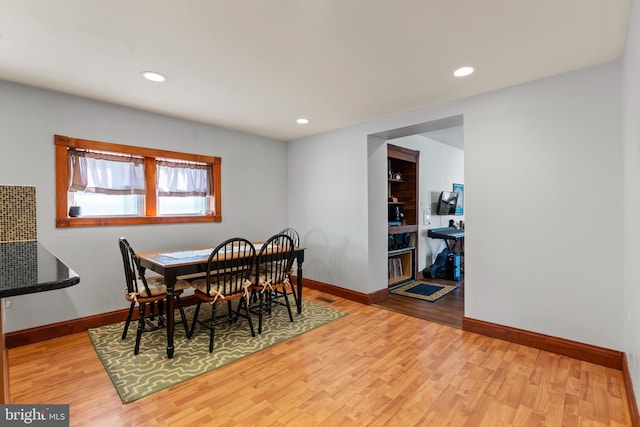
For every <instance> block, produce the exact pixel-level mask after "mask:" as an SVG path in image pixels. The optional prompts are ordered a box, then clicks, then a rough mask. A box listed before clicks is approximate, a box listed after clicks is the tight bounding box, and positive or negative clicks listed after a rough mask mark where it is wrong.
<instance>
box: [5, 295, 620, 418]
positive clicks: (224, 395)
mask: <svg viewBox="0 0 640 427" xmlns="http://www.w3.org/2000/svg"><path fill="white" fill-rule="evenodd" d="M319 297H323V298H321V299H319ZM305 298H307V299H310V300H312V301H315V302H318V303H319V304H327V305H330V306H332V307H334V308H336V309H338V310H342V311H344V312H346V313H348V314H347V315H346V316H344V317H342V318H340V319H338V320H336V321H334V322H332V323H330V324H328V325H325V326H323V327H320V328H318V329H315V330H313V331H310V332H308V333H305V334H303V335H301V336H298V337H295V338H292V339H290V340H288V341H285V342H282V343H279V344H276V345H274V346H273V347H271V348H269V349H266V350H263V351H261V352H259V353H256V354H254V355H252V356H249V357H247V358H245V359H242V360H240V361H238V362H235V363H232V364H230V365H227V366H225V367H222V368H220V369H217V370H214V371H212V372H209V373H207V374H203V375H201V376H200V377H198V378H194V379H192V380H190V381H187V382H184V383H181V384H178V385H176V386H173V387H171V388H170V389H167V390H163V391H160V392H158V393H155V394H153V395H151V396H148V397H146V398H143V399H140V400H138V401H135V402H132V403H129V404H126V405H124V404H122V403H121V401H120V399H119V397H118V395H117V393H116V391H115V388H114V387H113V385H112V383H111V381H110V379H109V377H108V375H107V373H106V371H105V370H104V369H103V367H102V364H101V362H100V360H99V359H98V357H97V355H96V354H95V352H94V350H93V347H92V346H91V343H90V341H89V338H88V335H87V334H86V333H78V334H74V335H69V336H67V337H62V338H56V339H52V340H49V341H44V342H40V343H35V344H31V345H27V346H23V347H18V348H14V349H11V350H9V363H10V381H11V394H12V403H16V404H21V403H22V404H35V403H42V404H53V403H64V404H70V418H71V420H70V421H71V425H72V426H92V427H94V426H143V425H145V426H146V425H153V426H189V427H192V426H204V425H212V426H213V425H215V426H248V425H256V426H284V425H287V426H305V427H308V426H382V425H390V426H445V425H449V426H491V427H495V426H583V425H588V426H625V425H629V414H628V409H627V402H626V396H625V392H624V384H623V378H622V373H621V372H620V371H617V370H613V369H609V368H605V367H602V366H598V365H594V364H590V363H586V362H582V361H579V360H575V359H571V358H568V357H564V356H559V355H556V354H553V353H548V352H544V351H540V350H536V349H533V348H529V347H524V346H520V345H517V344H513V343H509V342H505V341H500V340H496V339H492V338H488V337H484V336H480V335H476V334H473V333H469V332H464V331H462V330H460V329H457V328H453V327H450V326H447V325H443V324H441V323H435V322H428V321H424V320H421V319H418V318H416V317H413V316H406V315H403V314H400V313H397V312H394V311H391V310H386V309H381V308H379V307H375V306H367V305H363V304H359V303H356V302H353V301H348V300H345V299H342V298H338V297H334V296H331V295H326V294H322V293H320V292H317V291H313V290H308V289H305ZM327 299H329V300H331V301H333V302H327V301H326V300H327ZM159 332H160V333H162V331H159ZM132 338H133V337H132ZM143 346H144V343H143ZM132 349H133V344H132ZM143 350H147V349H143ZM158 352H159V353H160V354H164V349H158ZM132 358H134V356H133V355H132Z"/></svg>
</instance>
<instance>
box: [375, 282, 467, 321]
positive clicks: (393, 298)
mask: <svg viewBox="0 0 640 427" xmlns="http://www.w3.org/2000/svg"><path fill="white" fill-rule="evenodd" d="M418 279H419V280H426V281H428V282H434V283H443V284H446V285H456V284H458V285H459V286H458V289H456V290H455V291H452V292H450V293H448V294H447V295H445V296H444V297H442V298H440V299H439V300H436V301H434V302H429V301H423V300H419V299H417V298H410V297H405V296H402V295H395V294H389V298H387V299H386V300H384V301H381V302H379V303H378V304H376V306H378V307H381V308H385V309H387V310H393V311H396V312H398V313H403V314H407V315H409V316H413V317H417V318H419V319H424V320H429V321H432V322H438V323H442V324H445V325H449V326H453V327H454V328H462V316H464V280H461V281H459V282H454V281H451V280H444V279H423V278H422V273H420V274H418Z"/></svg>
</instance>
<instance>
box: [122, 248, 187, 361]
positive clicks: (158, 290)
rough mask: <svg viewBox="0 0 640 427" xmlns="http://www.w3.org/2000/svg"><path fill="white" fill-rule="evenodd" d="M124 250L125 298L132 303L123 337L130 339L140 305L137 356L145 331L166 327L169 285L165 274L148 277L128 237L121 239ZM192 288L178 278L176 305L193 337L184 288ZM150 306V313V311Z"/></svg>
mask: <svg viewBox="0 0 640 427" xmlns="http://www.w3.org/2000/svg"><path fill="white" fill-rule="evenodd" d="M118 242H119V246H120V253H121V255H122V264H123V266H124V276H125V281H126V283H127V289H126V293H125V299H126V300H127V301H128V302H129V303H130V304H129V312H128V314H127V320H126V321H125V324H124V330H123V331H122V339H123V340H124V339H126V338H127V332H128V331H129V324H130V323H131V320H132V317H133V311H134V309H135V306H136V305H137V306H138V328H137V330H136V343H135V347H134V350H133V354H135V355H137V354H138V353H139V351H140V339H141V338H142V333H143V332H151V331H155V330H157V329H160V328H164V327H165V326H166V319H165V317H164V303H165V302H166V298H167V287H166V285H165V284H164V278H163V277H162V276H153V277H146V276H145V273H144V269H142V268H141V267H140V261H139V259H138V257H137V255H136V253H135V251H134V250H133V248H132V247H131V245H130V244H129V242H128V241H127V239H125V238H124V237H120V238H119V239H118ZM188 287H190V283H189V282H186V281H184V280H178V281H177V282H176V284H175V287H174V291H173V297H174V298H175V299H176V305H177V306H178V309H179V310H180V315H181V316H182V324H183V326H184V330H185V333H186V334H187V337H188V336H189V328H188V325H187V317H186V316H185V314H184V308H183V306H182V300H181V299H180V295H182V293H183V290H184V289H186V288H188ZM156 303H157V305H158V313H156V312H155V304H156ZM147 308H148V309H149V312H148V313H147Z"/></svg>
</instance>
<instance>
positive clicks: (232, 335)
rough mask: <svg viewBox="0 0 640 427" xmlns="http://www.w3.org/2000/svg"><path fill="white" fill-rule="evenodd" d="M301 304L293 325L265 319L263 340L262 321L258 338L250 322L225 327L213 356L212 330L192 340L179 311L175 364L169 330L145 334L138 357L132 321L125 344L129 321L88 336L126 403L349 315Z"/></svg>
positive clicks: (279, 311)
mask: <svg viewBox="0 0 640 427" xmlns="http://www.w3.org/2000/svg"><path fill="white" fill-rule="evenodd" d="M302 304H303V305H302V314H297V313H295V311H294V314H293V320H294V321H293V323H292V322H289V316H288V314H287V310H286V309H285V308H283V307H278V308H276V309H274V310H273V313H272V315H271V317H269V316H268V315H267V316H265V320H264V326H263V330H262V334H261V335H258V333H257V328H258V319H257V316H254V318H253V320H254V327H255V328H256V336H255V338H254V337H252V336H251V332H250V331H249V325H248V324H247V321H246V320H245V319H242V318H240V319H238V323H237V324H234V325H229V324H228V323H226V324H224V325H220V326H217V327H216V337H215V341H214V346H215V347H214V349H213V353H209V331H208V329H205V328H204V327H202V326H200V325H198V326H196V330H195V332H194V334H193V335H194V336H193V338H191V340H187V339H186V337H185V334H184V327H183V326H182V323H180V315H179V314H178V311H177V310H176V323H175V338H174V346H175V353H174V354H175V355H174V357H173V359H168V358H167V353H166V348H167V334H166V330H165V329H159V330H157V331H154V332H146V333H144V334H142V341H141V344H140V352H139V353H138V355H137V356H134V354H133V347H134V343H135V335H136V327H137V323H134V322H132V324H131V325H130V327H129V333H128V334H127V338H126V339H125V340H122V339H121V337H122V329H123V328H124V322H121V323H115V324H112V325H107V326H102V327H100V328H95V329H89V331H88V332H89V337H90V338H91V342H92V344H93V346H94V348H95V350H96V353H97V354H98V356H99V357H100V360H101V361H102V364H103V365H104V367H105V368H106V370H107V372H108V374H109V377H111V381H112V382H113V385H114V386H115V388H116V390H117V391H118V394H119V395H120V399H122V402H123V403H129V402H133V401H134V400H137V399H140V398H142V397H145V396H148V395H150V394H152V393H155V392H157V391H160V390H163V389H165V388H168V387H171V386H172V385H175V384H178V383H180V382H182V381H186V380H188V379H191V378H194V377H196V376H198V375H201V374H203V373H205V372H209V371H212V370H213V369H216V368H219V367H221V366H224V365H226V364H228V363H231V362H234V361H236V360H238V359H241V358H243V357H245V356H248V355H250V354H253V353H256V352H258V351H260V350H263V349H265V348H267V347H270V346H272V345H274V344H276V343H279V342H281V341H284V340H287V339H289V338H292V337H295V336H297V335H300V334H303V333H305V332H307V331H310V330H312V329H315V328H317V327H319V326H322V325H325V324H327V323H329V322H331V321H333V320H335V319H338V318H340V317H342V316H344V315H345V314H346V313H343V312H340V311H337V310H334V309H332V308H330V307H327V306H324V305H319V304H315V303H313V302H310V301H306V300H303V301H302ZM218 306H219V309H218V311H219V312H223V311H226V310H225V308H226V304H218ZM194 309H195V306H190V307H187V308H186V316H187V323H188V324H189V326H191V319H193V311H194ZM294 310H295V309H294ZM205 312H206V313H205ZM209 313H210V310H209V306H208V304H204V305H203V307H202V309H201V310H200V316H199V317H200V318H201V319H204V318H206V317H207V315H208V314H209Z"/></svg>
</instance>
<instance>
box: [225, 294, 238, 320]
mask: <svg viewBox="0 0 640 427" xmlns="http://www.w3.org/2000/svg"><path fill="white" fill-rule="evenodd" d="M227 314H228V316H229V324H230V325H231V324H232V323H233V322H234V319H233V308H232V307H231V300H228V301H227ZM235 320H238V317H237V316H236V318H235Z"/></svg>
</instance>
